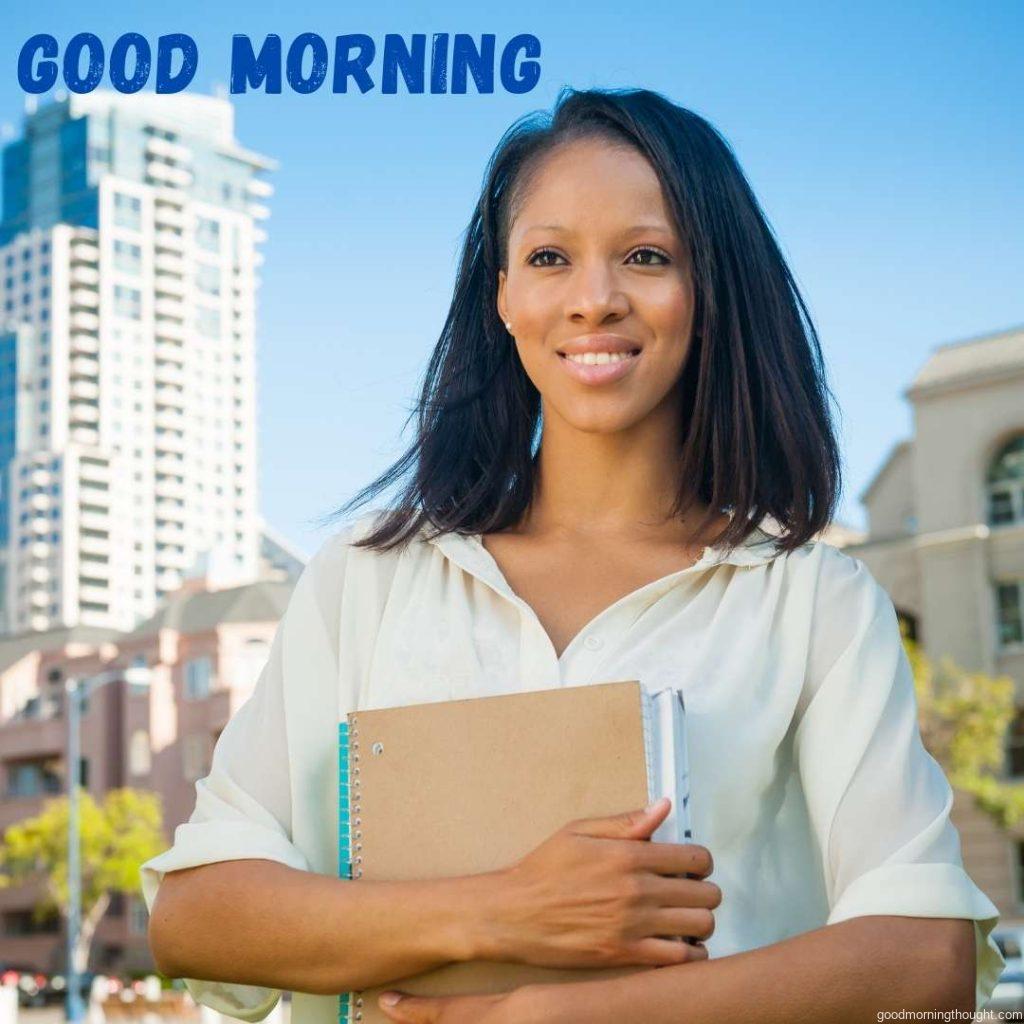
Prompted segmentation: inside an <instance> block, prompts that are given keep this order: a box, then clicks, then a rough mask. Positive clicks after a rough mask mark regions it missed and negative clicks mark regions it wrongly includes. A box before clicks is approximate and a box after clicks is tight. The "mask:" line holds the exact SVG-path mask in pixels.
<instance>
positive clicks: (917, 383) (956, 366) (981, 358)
mask: <svg viewBox="0 0 1024 1024" xmlns="http://www.w3.org/2000/svg"><path fill="white" fill-rule="evenodd" d="M1014 372H1020V373H1024V325H1019V326H1017V327H1012V328H1010V329H1009V330H1005V331H999V332H997V333H996V334H983V335H980V336H978V337H975V338H965V339H963V340H962V341H951V342H949V343H948V344H945V345H940V346H939V347H938V348H936V349H935V350H934V351H933V352H932V354H931V355H930V356H929V357H928V359H927V361H926V362H925V364H924V366H922V367H921V369H920V370H919V371H918V373H917V376H916V377H915V378H914V379H913V381H912V382H911V384H910V387H909V388H907V389H906V390H905V391H904V392H903V394H904V396H905V397H907V398H910V399H914V398H918V397H920V396H921V395H925V394H928V393H930V392H932V391H946V390H950V389H955V388H958V387H964V386H967V385H969V384H975V383H980V382H982V381H987V380H998V379H999V378H1001V377H1003V376H1005V375H1006V374H1007V373H1014Z"/></svg>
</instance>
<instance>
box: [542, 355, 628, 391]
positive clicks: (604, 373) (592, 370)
mask: <svg viewBox="0 0 1024 1024" xmlns="http://www.w3.org/2000/svg"><path fill="white" fill-rule="evenodd" d="M601 351H603V352H605V353H608V349H603V350H601ZM623 351H624V353H625V354H624V355H622V356H621V357H620V358H614V359H610V358H609V357H608V355H605V356H604V359H603V360H602V361H601V362H587V363H583V362H579V361H578V357H577V358H576V359H570V358H569V357H568V356H567V355H566V354H565V353H562V352H559V353H558V363H559V365H560V366H561V367H562V368H563V369H564V370H565V372H566V373H568V374H569V376H571V377H572V378H573V379H574V380H577V381H579V382H580V383H581V384H588V385H591V386H598V385H602V384H611V383H614V382H615V381H619V380H621V379H622V378H623V377H625V376H626V375H627V374H629V373H632V372H633V370H634V368H635V367H636V364H637V363H639V362H640V360H641V359H642V358H643V355H642V352H641V350H640V349H637V348H631V349H626V350H623ZM589 358H590V359H594V358H600V356H599V355H598V354H594V355H591V356H589Z"/></svg>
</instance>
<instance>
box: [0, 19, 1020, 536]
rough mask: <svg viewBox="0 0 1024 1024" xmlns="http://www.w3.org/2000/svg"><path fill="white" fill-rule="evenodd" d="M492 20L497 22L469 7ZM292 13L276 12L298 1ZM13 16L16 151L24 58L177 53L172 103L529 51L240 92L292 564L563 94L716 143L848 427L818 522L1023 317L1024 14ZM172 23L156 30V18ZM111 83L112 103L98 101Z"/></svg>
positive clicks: (266, 368) (283, 525) (263, 356)
mask: <svg viewBox="0 0 1024 1024" xmlns="http://www.w3.org/2000/svg"><path fill="white" fill-rule="evenodd" d="M488 6H492V5H488ZM296 10H298V5H296ZM583 11H584V8H580V7H578V6H577V7H573V6H572V5H565V4H562V5H559V4H552V3H550V2H547V3H543V4H542V3H535V2H530V0H526V2H520V3H517V4H514V5H501V6H500V7H499V5H493V9H492V10H486V11H485V10H481V7H480V5H476V4H472V5H471V4H468V3H437V4H433V5H431V9H430V13H429V14H428V13H426V11H425V5H420V4H411V3H386V2H385V3H377V4H372V5H371V4H363V5H360V4H346V5H339V4H332V3H325V2H318V0H308V2H306V3H304V4H302V5H301V14H297V13H293V12H288V11H284V10H282V7H281V5H280V4H277V3H270V2H263V0H253V2H250V3H247V4H241V3H229V2H224V3H217V4H212V3H209V2H208V0H206V2H203V3H197V2H194V0H179V2H176V3H175V4H173V5H156V4H152V5H145V8H144V9H143V7H142V5H137V4H131V3H127V2H123V0H105V2H104V3H103V4H102V5H101V4H94V5H87V4H81V3H75V4H71V3H66V2H57V3H51V4H46V5H31V4H19V5H18V6H17V9H16V10H14V11H13V12H12V11H11V10H10V8H8V9H6V10H5V11H4V13H2V14H0V125H3V124H8V125H10V127H11V128H12V129H14V130H16V131H17V130H20V124H21V116H22V109H23V105H24V97H23V94H22V92H21V90H20V88H19V86H18V83H17V79H16V74H15V69H16V63H17V56H18V50H19V49H20V47H21V44H22V43H23V42H24V41H25V39H27V38H28V37H29V36H30V35H32V34H34V33H36V32H50V33H52V34H53V35H55V36H56V37H57V39H58V40H59V41H60V42H61V43H62V44H63V43H64V42H66V40H67V39H68V38H69V37H70V36H71V35H73V34H74V33H76V32H80V31H90V32H94V33H96V34H97V35H99V36H100V38H101V39H103V41H104V42H105V43H106V45H107V46H108V48H109V46H110V45H111V44H112V43H113V41H114V40H115V39H116V38H117V36H118V35H120V34H122V33H123V32H126V31H138V32H142V33H144V34H145V35H147V36H148V37H149V38H151V39H155V38H156V36H158V35H160V34H162V33H166V32H185V33H187V34H189V35H191V36H193V37H194V38H195V39H196V41H197V43H198V45H199V52H200V62H199V69H198V72H197V74H196V77H195V79H194V81H193V83H192V85H191V86H190V90H191V91H200V92H211V91H212V90H213V89H214V88H215V87H216V85H218V84H226V83H227V81H228V67H229V57H230V46H231V37H232V35H233V34H234V33H245V34H247V35H249V36H250V37H252V38H253V39H254V40H261V39H262V38H263V36H264V35H265V34H267V33H269V32H275V33H278V34H279V35H281V36H282V38H283V39H284V41H285V45H287V44H288V42H290V40H291V39H292V38H294V37H295V36H296V35H297V34H298V33H300V32H307V31H308V32H315V33H317V34H319V35H321V36H323V37H324V38H326V39H328V40H333V38H334V36H335V35H339V34H344V33H349V32H365V33H366V34H368V35H371V36H372V37H373V38H374V39H375V40H377V41H378V42H379V41H381V40H383V37H384V35H385V34H386V33H388V32H397V33H400V34H402V35H405V36H409V35H411V34H412V33H414V32H425V33H428V34H431V33H434V32H444V31H447V32H467V33H471V34H473V35H476V36H479V35H480V34H481V33H484V32H492V33H495V34H496V35H497V37H498V45H499V47H500V46H501V45H502V44H503V42H504V41H506V40H507V39H508V38H509V37H511V36H512V35H515V34H517V33H520V32H530V33H532V34H534V35H536V36H538V37H539V39H540V41H541V45H542V55H541V67H542V70H541V78H540V82H539V84H538V86H537V87H536V88H535V89H534V90H533V91H532V92H530V93H526V94H525V95H519V96H516V95H511V94H508V93H505V92H501V91H496V92H495V93H493V94H492V95H488V96H479V95H476V94H475V93H474V92H472V91H471V92H469V93H467V94H466V95H464V96H452V95H430V94H426V95H418V96H409V95H404V94H403V93H401V92H399V94H397V95H391V96H384V95H381V94H380V92H379V91H376V90H375V91H372V92H369V93H366V94H365V95H363V94H360V93H358V92H353V93H349V94H346V95H342V94H332V93H331V92H329V91H327V90H326V89H324V90H321V91H320V92H318V93H314V94H311V95H305V96H302V95H297V94H294V93H290V92H288V91H285V92H283V93H282V94H281V95H280V96H268V95H265V94H262V93H257V94H253V95H248V96H239V97H235V100H236V105H237V134H238V138H239V140H240V142H241V143H242V144H243V145H245V146H247V147H250V148H253V149H256V150H258V151H260V152H263V153H266V154H268V155H270V156H272V157H274V158H275V159H277V160H279V161H280V169H279V170H278V171H277V173H276V174H275V175H274V176H273V181H274V185H275V188H276V194H275V196H274V197H273V199H272V200H271V204H270V205H271V207H272V211H273V212H272V216H271V218H270V220H269V221H268V222H267V225H266V226H267V230H268V232H269V235H270V238H269V241H268V242H267V244H266V246H265V248H264V251H265V254H266V263H265V264H264V267H263V281H264V284H263V288H262V291H261V294H260V299H259V326H258V335H257V343H258V362H259V370H260V379H259V391H258V395H259V399H258V408H259V445H260V485H261V492H262V498H261V504H262V510H263V513H264V515H265V516H266V518H267V520H268V521H269V522H270V523H271V524H272V525H273V526H275V527H276V528H277V529H278V530H280V531H281V532H282V533H283V534H284V535H285V536H286V537H287V538H289V539H290V540H291V541H292V542H293V543H294V544H295V545H296V546H297V547H298V548H299V549H300V550H302V551H304V552H305V553H306V554H311V553H312V552H313V551H315V550H316V549H317V548H318V547H319V546H320V545H321V544H322V543H323V541H324V539H325V538H326V535H327V531H328V530H329V529H331V528H330V527H328V528H321V527H317V526H316V525H315V520H316V519H317V517H318V516H320V515H322V514H324V513H327V512H329V511H331V510H332V509H334V508H336V507H337V506H338V505H340V504H341V503H342V502H343V501H344V500H346V499H347V498H349V497H350V496H351V495H352V494H354V493H355V492H356V491H357V490H358V489H359V488H360V487H361V486H363V485H364V484H365V483H367V482H369V481H370V480H371V479H372V478H374V477H375V476H377V475H378V474H379V473H380V472H381V471H382V470H383V469H385V468H386V467H387V466H388V465H389V464H390V462H391V461H392V460H393V459H394V458H395V457H397V455H398V454H400V452H401V451H402V450H403V449H404V447H405V445H406V443H407V442H408V441H409V440H410V434H409V433H408V432H406V433H405V434H404V435H403V434H401V430H402V427H403V424H404V422H405V420H406V417H407V415H408V412H409V409H410V408H411V403H412V401H413V399H414V397H415V395H416V393H417V390H418V384H419V381H420V377H421V374H422V372H423V369H424V367H425V365H426V360H427V357H428V355H429V353H430V350H431V348H432V347H433V345H434V343H435V342H436V340H437V336H438V333H439V331H440V328H441V326H442V324H443V321H444V317H445V313H446V312H447V307H448V301H449V298H450V295H451V287H452V282H453V279H454V273H455V265H456V258H457V254H458V246H459V241H460V236H461V232H462V231H463V229H464V228H465V225H466V223H467V221H468V219H469V215H470V212H471V209H472V206H473V203H474V201H475V198H476V196H477V192H478V189H479V186H480V181H481V176H482V173H483V168H484V164H485V162H486V160H487V158H488V156H489V154H490V152H491V150H492V149H493V147H494V145H495V143H496V142H497V140H498V138H499V136H500V135H501V133H502V132H503V131H504V130H505V128H506V127H507V126H508V125H509V124H510V123H511V122H512V121H513V120H514V119H515V118H517V117H518V116H520V115H521V114H523V113H525V112H527V111H529V110H534V109H538V108H547V107H550V105H551V103H552V101H553V100H554V98H555V96H556V95H557V93H558V90H559V88H560V87H561V86H563V85H572V86H575V87H577V88H583V87H588V86H602V87H622V86H645V87H648V88H652V89H657V90H659V91H661V92H664V93H665V94H666V95H668V96H669V97H670V98H671V99H673V100H675V101H676V102H678V103H682V104H683V105H685V106H688V107H690V108H692V109H693V110H695V111H697V112H698V113H699V114H701V115H703V116H704V117H706V118H708V119H709V120H710V121H711V122H712V123H713V124H715V125H716V127H717V128H719V130H720V131H722V133H723V134H724V135H725V137H726V138H727V139H728V140H729V141H730V143H731V144H732V146H733V148H734V149H735V151H736V153H737V156H738V157H739V160H740V162H741V164H742V166H743V168H744V170H745V171H746V173H747V176H748V178H749V179H750V182H751V184H752V186H753V188H754V191H755V192H756V194H757V195H758V197H759V199H760V201H761V203H762V205H763V207H764V209H765V211H766V213H767V215H768V218H769V220H770V221H771V223H772V225H773V227H774V229H775V231H776V234H777V235H778V237H779V239H780V242H781V244H782V248H783V251H784V253H785V255H786V256H787V258H788V260H789V261H790V265H791V266H792V268H793V270H794V273H795V275H796V278H797V281H798V283H799V285H800V287H801V289H802V291H803V294H804V297H805V299H806V300H807V302H808V304H809V307H810V310H811V314H812V316H813V317H814V318H815V322H816V324H817V327H818V329H819V332H820V335H821V338H822V343H823V347H824V350H825V357H826V361H827V364H828V371H829V379H830V383H831V385H832V387H833V390H834V391H835V393H836V395H837V398H838V400H839V405H840V408H841V410H842V419H841V421H840V433H841V439H842V445H843V452H844V459H845V486H844V494H843V502H842V506H841V509H840V514H839V519H840V521H842V522H845V523H848V524H850V525H852V526H855V527H863V526H864V525H865V520H864V513H863V508H862V506H861V505H860V503H859V501H858V495H859V494H860V492H861V491H862V490H863V488H864V486H865V485H866V483H867V481H868V480H869V479H870V478H871V476H872V475H873V473H874V472H875V470H876V469H877V467H878V465H879V464H880V462H881V460H882V459H883V458H884V456H885V454H886V453H887V452H888V450H889V448H890V446H891V445H892V444H893V442H895V441H896V440H898V439H900V438H902V437H905V436H908V435H909V433H910V432H911V416H910V408H909V405H908V403H907V402H906V401H905V399H903V398H902V397H901V392H902V390H903V389H904V388H905V387H906V386H907V384H908V383H909V382H910V379H911V378H912V376H913V375H914V373H915V372H916V371H917V370H918V369H919V367H920V366H921V364H922V363H923V362H924V360H925V359H926V358H927V356H928V353H929V351H930V350H931V349H932V348H934V347H935V346H936V345H938V344H941V343H944V342H948V341H953V340H957V339H961V338H967V337H971V336H974V335H978V334H984V333H989V332H991V331H996V330H1000V329H1004V328H1007V327H1011V326H1014V325H1017V324H1020V323H1022V322H1024V287H1022V282H1024V231H1022V230H1021V226H1022V225H1024V190H1022V189H1021V182H1022V181H1024V123H1022V122H1024V115H1022V113H1021V109H1022V108H1021V103H1020V98H1021V96H1022V95H1024V68H1022V62H1021V60H1020V53H1021V49H1022V46H1024V5H1022V4H1021V3H1019V2H1017V0H987V2H986V3H984V4H966V3H949V2H942V0H935V2H931V3H915V2H903V3H900V4H896V5H893V4H888V3H885V4H883V3H875V2H869V3H864V4H860V5H857V6H856V7H854V6H853V5H839V4H820V3H811V2H803V3H795V2H781V3H779V2H777V3H771V4H768V3H738V2H731V0H723V2H722V3H719V4H717V5H714V6H713V7H712V5H708V4H688V3H686V2H685V0H675V2H663V0H651V2H648V3H645V4H640V5H633V4H630V5H625V4H622V3H617V4H611V3H605V2H600V0H591V2H589V3H588V4H587V5H586V8H585V14H584V13H583ZM164 12H166V13H164ZM104 84H106V82H105V83H104Z"/></svg>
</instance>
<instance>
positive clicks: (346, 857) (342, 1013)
mask: <svg viewBox="0 0 1024 1024" xmlns="http://www.w3.org/2000/svg"><path fill="white" fill-rule="evenodd" d="M348 751H349V746H348V720H347V719H342V720H341V721H340V722H339V723H338V877H339V878H351V877H352V848H351V842H352V830H351V828H350V825H349V813H350V810H351V801H350V786H349V777H348V773H349V759H348ZM352 1010H353V993H351V992H341V993H340V994H339V995H338V1024H349V1022H350V1021H352V1020H353V1019H354V1018H353V1014H352Z"/></svg>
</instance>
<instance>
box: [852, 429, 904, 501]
mask: <svg viewBox="0 0 1024 1024" xmlns="http://www.w3.org/2000/svg"><path fill="white" fill-rule="evenodd" d="M913 444H914V442H913V441H912V440H911V439H910V438H904V439H903V440H902V441H897V442H896V443H895V444H894V445H893V446H892V447H891V448H890V449H889V454H888V455H886V457H885V459H884V460H883V461H882V464H881V465H880V466H879V467H878V469H877V470H875V475H874V476H873V477H872V478H871V479H870V480H869V481H868V483H867V485H866V486H865V488H864V490H862V491H861V492H860V494H859V495H858V498H859V500H860V501H862V502H864V501H867V500H868V499H869V498H870V497H871V492H872V491H874V489H875V488H876V487H877V486H878V485H879V483H880V482H881V480H882V477H884V476H885V474H886V473H887V472H888V471H889V469H890V468H891V467H892V466H893V464H894V463H895V462H896V460H897V459H898V458H900V457H901V456H902V455H903V453H904V452H906V451H907V450H908V449H910V448H911V447H913Z"/></svg>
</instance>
